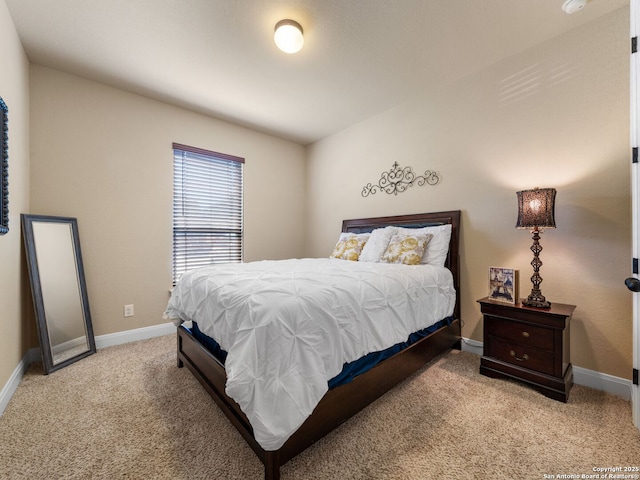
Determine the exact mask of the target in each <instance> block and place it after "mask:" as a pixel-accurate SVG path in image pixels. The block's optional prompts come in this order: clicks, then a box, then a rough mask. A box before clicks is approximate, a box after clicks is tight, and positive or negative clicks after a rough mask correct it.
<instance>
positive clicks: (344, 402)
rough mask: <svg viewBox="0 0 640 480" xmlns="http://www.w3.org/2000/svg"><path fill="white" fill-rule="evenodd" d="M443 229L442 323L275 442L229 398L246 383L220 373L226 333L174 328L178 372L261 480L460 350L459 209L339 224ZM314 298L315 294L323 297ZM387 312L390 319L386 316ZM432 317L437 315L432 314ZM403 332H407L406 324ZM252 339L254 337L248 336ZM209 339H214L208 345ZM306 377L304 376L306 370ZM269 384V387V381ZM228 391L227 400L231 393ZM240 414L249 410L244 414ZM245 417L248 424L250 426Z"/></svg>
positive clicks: (186, 316)
mask: <svg viewBox="0 0 640 480" xmlns="http://www.w3.org/2000/svg"><path fill="white" fill-rule="evenodd" d="M448 225H450V226H451V227H450V232H451V235H450V241H449V242H448V250H447V251H446V252H445V253H446V259H444V267H446V270H447V273H449V272H450V276H451V280H450V281H451V282H452V290H454V295H453V299H452V300H450V303H451V302H453V303H452V304H451V305H450V308H451V309H452V315H449V316H447V318H446V319H445V318H443V319H441V321H440V322H437V323H436V324H435V325H434V326H431V327H430V329H429V330H424V331H421V332H422V334H421V335H420V336H418V337H415V338H414V339H413V340H412V341H411V343H410V344H409V345H408V346H407V345H406V344H403V346H402V349H401V350H400V351H397V350H395V351H393V352H391V353H389V354H388V355H386V357H384V358H385V359H384V360H382V361H379V362H378V363H377V364H375V365H374V366H373V367H371V366H369V367H367V370H366V372H365V373H360V374H358V375H357V376H352V377H351V378H349V379H348V381H347V382H346V383H345V382H337V383H335V385H336V386H333V387H332V388H330V389H328V388H325V390H326V391H325V390H322V391H321V392H320V398H319V399H318V401H317V403H313V408H312V413H310V414H309V415H306V416H305V418H304V420H303V421H301V423H300V425H299V426H298V425H297V424H295V429H294V430H293V431H292V432H286V433H285V434H283V435H280V436H279V437H278V439H280V440H279V441H276V440H274V442H275V443H273V442H270V439H269V438H267V439H266V440H265V437H264V435H263V430H264V428H263V425H262V424H260V425H258V423H256V421H257V419H260V418H262V417H261V416H260V415H259V414H258V415H255V414H254V413H253V412H252V411H249V410H247V408H246V405H245V403H243V402H244V397H242V399H239V398H240V397H238V396H237V395H235V394H234V393H235V391H236V387H235V385H236V383H239V384H242V383H245V384H246V383H247V380H246V379H245V380H241V381H237V382H236V380H235V378H236V375H235V372H236V371H237V370H238V367H237V364H236V363H233V362H229V363H228V364H227V365H226V367H227V369H225V355H226V352H224V351H223V354H224V355H223V356H221V355H220V351H216V350H215V347H216V346H218V347H219V346H220V345H223V344H224V341H223V340H224V337H225V335H224V334H222V333H221V334H220V335H221V339H220V344H218V343H216V341H215V340H213V339H212V338H209V337H208V336H207V334H206V333H205V334H203V333H202V332H200V331H199V330H198V328H197V324H198V323H199V322H194V323H195V325H194V326H195V327H196V328H193V327H194V326H189V325H188V323H187V324H181V325H179V326H178V329H177V363H178V367H183V366H185V365H186V366H187V368H188V369H189V370H190V371H191V372H192V373H193V375H194V376H195V377H196V378H197V379H198V380H199V382H200V383H201V384H202V385H203V387H204V388H205V389H206V390H207V392H208V393H209V394H210V395H211V397H212V398H213V400H214V401H215V402H216V403H217V404H218V406H219V407H220V409H221V410H222V411H223V412H224V413H225V415H226V416H227V417H228V418H229V420H230V421H231V423H232V424H233V425H234V427H235V428H236V429H237V430H238V431H239V432H240V433H241V434H242V436H243V437H244V439H245V440H246V441H247V443H248V444H249V446H250V447H251V448H252V449H253V450H254V452H255V453H256V454H257V456H258V457H259V458H260V460H261V461H262V463H263V464H264V472H265V474H264V476H265V480H278V479H279V478H280V467H281V466H282V465H283V464H285V463H286V462H287V461H288V460H290V459H291V458H293V457H294V456H296V455H297V454H299V453H300V452H302V451H303V450H305V449H306V448H308V447H309V446H311V445H312V444H313V443H315V442H316V441H317V440H319V439H320V438H322V437H323V436H325V435H326V434H328V433H329V432H331V431H332V430H333V429H335V428H336V427H337V426H339V425H340V424H342V423H343V422H345V421H346V420H348V419H349V418H350V417H352V416H353V415H355V414H356V413H357V412H359V411H360V410H362V409H363V408H365V407H366V406H367V405H369V404H370V403H371V402H373V401H374V400H376V399H377V398H379V397H380V396H382V395H383V394H384V393H385V392H387V391H388V390H390V389H391V388H393V387H394V386H395V385H397V384H398V383H400V382H401V381H403V380H404V379H406V378H407V377H409V376H410V375H412V374H413V373H414V372H416V371H417V370H419V369H420V368H421V367H422V366H424V365H425V364H426V363H428V362H429V361H431V360H432V359H433V358H434V357H436V356H437V355H439V354H441V353H443V352H446V351H448V350H450V349H452V348H457V349H459V348H460V340H461V333H460V320H459V319H460V295H459V287H460V275H459V271H460V268H459V254H458V245H459V233H460V211H448V212H438V213H424V214H412V215H403V216H394V217H376V218H365V219H354V220H345V221H344V222H343V225H342V232H343V233H347V234H356V235H358V236H360V235H363V234H366V233H368V232H372V231H373V230H376V229H381V228H383V227H386V226H397V227H401V228H405V229H407V228H409V229H418V228H422V227H436V226H448ZM301 261H302V260H301ZM285 262H287V261H282V263H283V264H286V263H285ZM305 262H307V263H309V262H310V263H311V265H312V266H313V268H318V267H317V266H316V263H317V262H320V260H317V261H314V260H311V259H310V260H305ZM334 262H337V263H335V265H336V266H339V267H340V268H343V269H344V268H347V267H345V265H347V264H349V263H350V264H357V263H358V262H348V261H347V262H345V261H341V260H334ZM259 267H263V265H259ZM322 268H324V266H322ZM354 268H355V267H354ZM377 268H392V267H382V266H380V267H375V268H374V266H370V268H369V270H371V272H374V273H377V275H378V276H382V277H384V276H385V274H384V273H382V274H381V273H380V272H379V271H378V270H376V269H377ZM408 268H411V267H408ZM371 272H370V273H371ZM261 274H262V273H260V272H259V273H258V274H257V275H258V276H260V275H261ZM319 276H320V275H319ZM222 288H226V287H222ZM314 288H315V287H314ZM182 290H183V295H186V296H187V297H189V296H192V292H191V290H190V289H187V288H186V287H183V288H182ZM174 293H175V291H174ZM319 295H320V296H321V294H319ZM258 298H259V297H258ZM172 301H173V296H172ZM202 302H203V300H201V299H200V298H199V297H198V298H197V300H196V301H195V303H194V304H200V303H202ZM174 303H175V302H174ZM283 303H286V302H283ZM337 303H340V300H337ZM170 305H171V301H170ZM284 308H285V307H283V309H284ZM229 311H230V312H233V310H232V309H231V307H229ZM401 311H402V310H401ZM439 311H440V310H439ZM442 311H444V310H442ZM167 312H169V313H170V314H169V315H168V314H167V313H165V316H168V317H169V318H176V317H178V316H180V317H183V318H181V319H180V320H179V321H185V320H191V319H192V318H191V316H192V315H191V314H190V313H188V312H187V313H182V312H181V313H180V315H178V314H177V313H176V310H173V311H171V312H170V309H169V308H168V309H167ZM390 312H391V310H390ZM378 313H380V312H378ZM378 313H376V314H378ZM382 313H385V312H382ZM386 314H387V315H391V314H392V313H386ZM393 314H394V315H395V316H396V319H398V312H397V311H394V312H393ZM194 315H195V314H194ZM283 315H284V313H283ZM310 315H311V316H313V315H314V313H313V312H312V313H311V314H310ZM434 315H442V314H441V313H438V314H434ZM419 316H421V315H419ZM196 320H197V319H196ZM201 320H202V325H205V326H206V324H205V322H204V319H201ZM406 328H411V327H410V326H407V327H406ZM205 330H206V329H205V328H203V331H205ZM251 338H252V339H253V337H251ZM208 340H211V341H213V345H214V347H213V348H212V346H211V344H210V343H209V342H208ZM248 345H249V347H250V346H251V345H252V343H248ZM232 348H233V347H232ZM244 348H245V349H246V348H247V346H246V345H245V346H244ZM260 363H261V364H266V363H268V362H264V361H260ZM297 363H300V362H297ZM278 368H279V367H278ZM287 371H288V370H287ZM333 373H335V372H333ZM254 375H255V374H254ZM305 375H307V376H308V374H306V373H305ZM228 377H229V378H228ZM255 378H257V377H255ZM328 378H330V377H328ZM336 378H337V377H336ZM228 380H229V382H230V383H232V385H231V386H230V387H229V386H228V385H227V382H228ZM332 380H335V379H332ZM267 383H269V384H271V383H274V382H267ZM297 384H298V382H296V385H297ZM329 385H331V382H329ZM228 387H229V388H228ZM310 388H311V393H310V394H309V395H310V396H313V393H314V390H313V387H310ZM230 391H231V395H229V392H230ZM316 394H317V392H316ZM253 395H254V394H253V393H249V394H247V395H246V396H245V397H247V398H253ZM287 396H288V395H281V396H279V397H278V398H282V401H284V402H285V403H286V401H287V399H286V397H287ZM267 397H269V398H271V397H273V395H269V394H267ZM236 399H238V402H240V404H242V405H245V409H244V410H243V408H241V406H240V404H239V403H238V402H237V401H236ZM274 401H278V400H274ZM314 402H315V401H314ZM302 403H304V402H302ZM296 404H297V403H296ZM245 411H247V412H248V413H247V414H245ZM250 418H252V419H253V423H252V421H251V420H250ZM254 426H255V427H254ZM274 445H275V447H274Z"/></svg>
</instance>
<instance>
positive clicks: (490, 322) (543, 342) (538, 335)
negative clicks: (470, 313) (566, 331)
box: [485, 315, 553, 352]
mask: <svg viewBox="0 0 640 480" xmlns="http://www.w3.org/2000/svg"><path fill="white" fill-rule="evenodd" d="M485 318H486V319H485V321H486V322H487V324H486V325H485V328H488V329H489V330H488V332H489V334H490V335H491V336H492V337H499V338H502V339H504V340H505V341H507V342H510V343H518V344H520V345H527V346H531V347H535V348H539V349H541V350H547V351H550V352H552V351H553V330H550V329H548V328H542V327H535V326H533V325H528V324H526V323H520V322H515V321H512V320H503V319H501V318H497V317H493V316H488V315H487V317H485Z"/></svg>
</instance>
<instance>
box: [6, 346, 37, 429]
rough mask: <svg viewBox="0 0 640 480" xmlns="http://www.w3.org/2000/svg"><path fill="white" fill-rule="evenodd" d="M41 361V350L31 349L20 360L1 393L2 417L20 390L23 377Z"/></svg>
mask: <svg viewBox="0 0 640 480" xmlns="http://www.w3.org/2000/svg"><path fill="white" fill-rule="evenodd" d="M38 360H40V349H39V348H31V349H29V350H27V353H26V354H25V356H24V357H23V358H22V360H20V363H18V366H17V367H16V368H15V369H14V370H13V373H12V374H11V376H10V377H9V380H8V381H7V383H6V384H5V386H4V387H3V388H2V390H1V391H0V416H2V414H3V413H4V410H5V408H7V405H9V400H11V397H12V396H13V393H14V392H15V391H16V388H18V385H19V384H20V381H21V380H22V377H23V376H24V374H25V372H26V371H27V368H29V365H31V364H32V363H33V362H37V361H38Z"/></svg>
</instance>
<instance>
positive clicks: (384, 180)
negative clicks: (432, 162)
mask: <svg viewBox="0 0 640 480" xmlns="http://www.w3.org/2000/svg"><path fill="white" fill-rule="evenodd" d="M378 182H379V183H378V184H377V185H371V184H370V183H367V184H366V185H365V186H364V187H363V188H362V196H363V197H367V196H369V194H372V195H373V194H375V193H376V192H377V191H378V190H381V191H383V192H386V193H388V194H389V195H391V194H392V193H393V194H394V195H397V194H398V193H402V192H404V191H405V190H406V189H407V188H409V187H413V185H414V184H416V185H418V186H419V187H421V186H423V185H437V184H438V183H439V182H440V176H439V175H438V174H437V173H436V172H434V171H432V170H427V171H425V172H424V175H422V176H419V177H416V175H415V173H413V170H412V169H411V167H404V168H403V167H400V165H398V162H394V164H393V167H392V168H391V170H389V171H388V172H382V175H381V176H380V180H379V181H378Z"/></svg>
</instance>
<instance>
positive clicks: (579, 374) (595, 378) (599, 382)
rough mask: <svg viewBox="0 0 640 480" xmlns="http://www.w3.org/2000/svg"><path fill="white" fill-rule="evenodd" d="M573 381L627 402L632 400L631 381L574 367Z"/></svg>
mask: <svg viewBox="0 0 640 480" xmlns="http://www.w3.org/2000/svg"><path fill="white" fill-rule="evenodd" d="M573 381H574V382H575V383H576V384H578V385H584V386H585V387H591V388H595V389H596V390H603V391H605V392H607V393H611V394H613V395H618V396H619V397H622V398H624V399H625V400H631V385H632V383H631V380H626V379H624V378H620V377H614V376H613V375H608V374H606V373H600V372H596V371H594V370H588V369H586V368H582V367H576V366H575V365H574V366H573Z"/></svg>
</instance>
